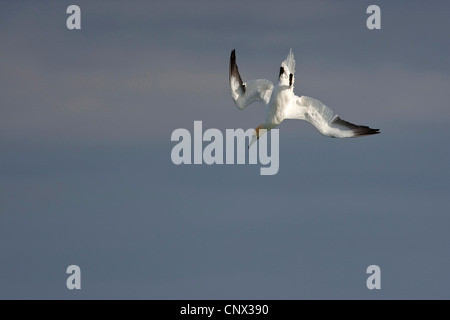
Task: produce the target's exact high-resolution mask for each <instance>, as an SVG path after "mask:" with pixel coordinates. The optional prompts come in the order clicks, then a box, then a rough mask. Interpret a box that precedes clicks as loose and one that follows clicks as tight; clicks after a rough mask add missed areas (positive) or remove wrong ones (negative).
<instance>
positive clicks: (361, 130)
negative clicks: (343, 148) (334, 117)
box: [353, 126, 380, 137]
mask: <svg viewBox="0 0 450 320" xmlns="http://www.w3.org/2000/svg"><path fill="white" fill-rule="evenodd" d="M353 132H354V133H355V137H362V136H370V135H372V134H378V133H380V129H372V128H369V127H366V126H359V127H358V128H356V129H354V130H353Z"/></svg>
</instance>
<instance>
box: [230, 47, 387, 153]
mask: <svg viewBox="0 0 450 320" xmlns="http://www.w3.org/2000/svg"><path fill="white" fill-rule="evenodd" d="M294 74H295V59H294V53H293V52H292V49H291V50H290V51H289V54H288V56H287V58H286V60H284V61H283V62H282V63H281V67H280V74H279V80H278V84H277V85H276V86H274V85H273V84H272V82H270V81H269V80H265V79H258V80H250V81H247V82H243V81H242V78H241V75H240V74H239V69H238V66H237V64H236V52H235V50H233V51H231V56H230V89H231V97H232V98H233V101H234V102H235V104H236V106H237V107H238V108H239V109H241V110H242V109H244V108H245V107H247V106H248V105H249V104H251V103H253V102H256V101H257V102H260V103H262V104H263V105H264V106H265V111H266V119H265V122H264V123H263V124H261V125H260V126H258V127H257V128H256V129H255V133H254V135H253V139H252V141H251V143H250V145H252V144H253V143H254V142H255V141H256V140H257V139H259V137H260V135H259V130H260V129H266V130H271V129H273V128H275V127H276V126H278V125H279V124H280V123H281V122H283V120H285V119H299V120H306V121H308V122H309V123H311V124H312V125H313V126H314V127H316V128H317V130H319V132H320V133H322V134H323V135H325V136H328V137H333V138H352V137H360V136H365V135H372V134H377V133H380V131H379V129H372V128H369V127H367V126H361V125H355V124H353V123H350V122H347V121H345V120H342V119H341V118H339V117H338V116H337V115H336V114H335V113H334V112H333V110H331V109H330V108H328V107H327V106H326V105H324V104H323V103H322V102H320V101H319V100H316V99H313V98H309V97H306V96H301V97H298V96H296V95H295V94H294V81H295V77H294Z"/></svg>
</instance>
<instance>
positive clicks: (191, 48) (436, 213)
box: [0, 1, 450, 299]
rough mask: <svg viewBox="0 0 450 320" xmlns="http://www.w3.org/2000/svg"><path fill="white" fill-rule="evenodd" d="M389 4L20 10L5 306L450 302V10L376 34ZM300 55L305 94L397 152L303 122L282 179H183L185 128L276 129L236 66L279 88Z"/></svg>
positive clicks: (291, 140) (411, 16)
mask: <svg viewBox="0 0 450 320" xmlns="http://www.w3.org/2000/svg"><path fill="white" fill-rule="evenodd" d="M70 4H77V5H79V6H80V7H81V13H82V29H81V31H69V30H67V29H66V18H67V16H68V15H67V14H66V13H65V11H66V8H67V6H68V5H70ZM370 4H373V2H369V1H346V2H345V3H341V2H336V1H320V2H319V1H295V2H289V1H276V2H272V3H269V2H267V3H266V5H265V6H256V5H255V3H254V2H245V3H242V2H241V1H236V2H233V1H227V2H221V3H210V2H206V1H205V2H195V1H192V2H189V3H188V2H182V1H179V2H176V1H172V2H167V1H152V2H150V1H132V2H131V3H130V2H127V3H125V2H123V1H76V2H68V1H67V2H66V1H39V2H34V1H20V2H17V1H16V2H12V1H10V2H2V3H1V4H0V9H1V10H0V42H1V48H2V50H0V70H1V73H0V86H1V88H2V94H1V105H0V150H1V154H2V156H1V157H0V164H1V166H0V168H1V169H0V170H1V177H2V179H1V180H0V194H1V197H0V199H1V201H0V243H1V245H0V249H1V253H2V254H1V263H0V298H2V299H15V298H19V299H23V298H25V299H35V298H44V299H47V298H60V299H72V298H85V299H92V298H101V299H103V298H106V299H109V298H113V299H114V298H125V299H174V298H176V299H185V298H186V299H189V298H193V299H197V298H199V299H222V298H230V299H309V298H318V299H335V298H339V299H347V298H362V299H380V298H382V299H409V298H412V299H416V298H425V299H429V298H434V299H436V298H437V299H448V298H450V280H449V278H448V276H447V273H448V271H447V270H449V268H450V257H449V249H450V239H449V236H448V227H449V225H450V217H449V213H448V211H449V210H448V209H449V205H450V200H449V198H448V194H449V193H450V192H449V191H450V185H449V182H448V181H449V178H450V172H449V163H450V153H449V150H448V147H447V145H448V139H449V137H450V134H449V129H448V128H449V122H450V108H449V106H448V98H447V94H448V88H450V63H449V59H448V52H449V38H448V30H449V29H450V23H449V22H448V19H447V17H446V16H447V12H448V10H449V9H450V5H449V4H448V3H447V2H445V1H432V2H425V1H423V2H414V3H411V2H409V1H395V3H393V2H392V1H377V2H376V4H378V5H379V6H380V7H381V11H382V18H381V19H382V29H381V30H376V31H369V30H368V29H367V28H366V19H367V17H368V15H367V14H366V13H365V12H366V8H367V6H368V5H370ZM289 48H292V49H293V51H294V53H295V57H296V62H297V65H296V83H295V91H296V92H297V93H298V94H305V95H307V96H311V97H314V98H317V99H319V100H321V101H323V102H324V103H326V104H327V105H328V106H330V107H331V108H332V109H333V110H335V111H336V112H337V113H339V115H340V116H341V117H342V118H343V119H346V120H348V121H351V122H355V123H360V124H365V125H370V126H371V127H374V128H380V129H381V134H380V135H377V136H373V137H366V138H361V139H345V140H340V139H329V138H325V137H323V136H321V135H320V134H319V133H318V132H316V131H315V129H314V128H313V127H312V126H311V125H309V124H307V123H305V122H300V121H293V120H292V121H286V122H285V123H283V124H282V125H281V126H280V128H279V129H280V170H279V173H278V174H277V175H275V176H270V177H268V176H260V175H259V166H255V165H239V166H238V165H235V166H233V165H222V166H219V165H215V166H206V165H200V166H195V165H181V166H175V165H173V164H172V162H171V159H170V152H171V148H172V146H173V145H174V143H172V142H171V141H170V134H171V133H172V131H173V130H175V129H177V128H186V129H188V130H190V131H192V130H193V122H194V120H202V121H203V127H204V129H206V128H213V127H214V128H219V129H226V128H245V129H247V128H251V127H255V126H257V125H258V124H260V123H262V122H263V119H264V115H263V111H262V108H261V107H260V106H258V105H254V106H250V107H249V108H247V109H246V110H244V111H240V110H238V109H237V108H235V106H234V104H233V102H232V100H231V98H230V94H229V88H228V61H229V54H230V51H231V50H232V49H236V55H237V63H238V65H239V69H240V71H241V74H242V77H243V78H244V80H247V79H252V78H267V79H269V80H272V81H274V80H275V78H276V76H277V74H278V69H279V65H280V63H281V61H282V60H283V59H284V58H285V57H286V55H287V53H288V52H289ZM71 264H77V265H79V266H80V267H81V270H82V290H80V291H69V290H68V289H67V288H66V286H65V283H66V278H67V276H68V275H66V274H65V270H66V268H67V266H69V265H71ZM371 264H377V265H379V266H380V267H381V272H382V289H381V290H378V291H375V290H373V291H369V290H368V289H367V288H366V285H365V283H366V279H367V276H368V275H366V273H365V270H366V268H367V266H369V265H371Z"/></svg>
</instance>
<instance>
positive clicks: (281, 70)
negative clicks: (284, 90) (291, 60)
mask: <svg viewBox="0 0 450 320" xmlns="http://www.w3.org/2000/svg"><path fill="white" fill-rule="evenodd" d="M283 73H284V68H283V67H280V75H279V76H278V78H280V77H281V75H282V74H283Z"/></svg>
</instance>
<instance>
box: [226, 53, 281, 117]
mask: <svg viewBox="0 0 450 320" xmlns="http://www.w3.org/2000/svg"><path fill="white" fill-rule="evenodd" d="M230 89H231V97H232V98H233V101H234V103H235V104H236V106H237V107H238V108H239V109H241V110H242V109H244V108H245V107H247V106H248V105H249V104H251V103H253V102H261V103H262V104H264V105H266V104H268V103H269V100H270V96H271V95H272V90H273V84H272V82H270V81H269V80H265V79H257V80H250V81H247V82H243V81H242V78H241V75H240V74H239V68H238V66H237V64H236V52H235V50H233V51H231V56H230Z"/></svg>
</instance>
